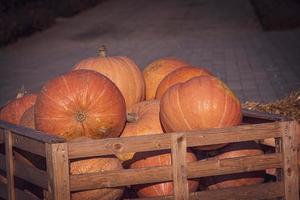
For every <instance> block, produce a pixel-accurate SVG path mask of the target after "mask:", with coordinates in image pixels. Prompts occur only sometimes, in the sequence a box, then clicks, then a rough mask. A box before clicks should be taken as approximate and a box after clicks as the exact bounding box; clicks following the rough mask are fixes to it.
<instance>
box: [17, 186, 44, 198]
mask: <svg viewBox="0 0 300 200" xmlns="http://www.w3.org/2000/svg"><path fill="white" fill-rule="evenodd" d="M15 190H16V199H17V200H41V199H39V198H38V197H37V196H35V195H34V194H32V193H30V192H29V191H23V190H20V189H18V188H16V189H15Z"/></svg>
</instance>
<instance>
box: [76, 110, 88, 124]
mask: <svg viewBox="0 0 300 200" xmlns="http://www.w3.org/2000/svg"><path fill="white" fill-rule="evenodd" d="M85 119H86V115H85V113H83V112H81V111H77V112H76V120H77V121H78V122H83V121H84V120H85Z"/></svg>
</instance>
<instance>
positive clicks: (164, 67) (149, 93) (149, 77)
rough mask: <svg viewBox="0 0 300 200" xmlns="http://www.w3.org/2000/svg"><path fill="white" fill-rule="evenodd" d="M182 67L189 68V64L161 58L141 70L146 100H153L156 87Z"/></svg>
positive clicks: (174, 59)
mask: <svg viewBox="0 0 300 200" xmlns="http://www.w3.org/2000/svg"><path fill="white" fill-rule="evenodd" d="M184 66H189V64H188V63H187V62H185V61H183V60H180V59H177V58H161V59H158V60H155V61H153V62H152V63H150V64H149V65H148V66H147V67H146V68H145V69H144V70H143V76H144V79H145V83H146V100H151V99H154V98H155V94H156V90H157V87H158V85H159V83H160V82H161V81H162V80H163V78H164V77H165V76H167V75H168V74H169V73H171V72H172V71H174V70H175V69H178V68H180V67H184Z"/></svg>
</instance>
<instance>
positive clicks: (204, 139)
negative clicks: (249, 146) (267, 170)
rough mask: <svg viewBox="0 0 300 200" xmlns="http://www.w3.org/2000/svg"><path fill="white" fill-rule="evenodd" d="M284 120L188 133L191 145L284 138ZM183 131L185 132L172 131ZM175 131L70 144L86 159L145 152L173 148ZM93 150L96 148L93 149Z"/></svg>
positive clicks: (71, 152)
mask: <svg viewBox="0 0 300 200" xmlns="http://www.w3.org/2000/svg"><path fill="white" fill-rule="evenodd" d="M280 130H281V129H280V123H279V122H273V123H266V124H257V125H244V126H236V127H230V128H224V129H208V130H204V131H195V132H186V133H184V134H186V139H187V146H188V147H195V146H200V145H214V144H222V143H230V142H242V141H249V140H262V139H266V138H272V137H280V136H281V132H280ZM171 134H183V133H171ZM171 134H157V135H146V136H132V137H126V138H125V137H124V138H109V139H102V140H92V141H84V142H72V143H68V149H69V158H70V159H72V158H83V157H93V156H100V155H113V154H116V153H129V152H144V151H153V150H165V149H170V148H171ZM91 149H93V151H91Z"/></svg>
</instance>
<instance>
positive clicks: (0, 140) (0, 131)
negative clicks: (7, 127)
mask: <svg viewBox="0 0 300 200" xmlns="http://www.w3.org/2000/svg"><path fill="white" fill-rule="evenodd" d="M2 143H4V130H3V129H2V128H0V144H2Z"/></svg>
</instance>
